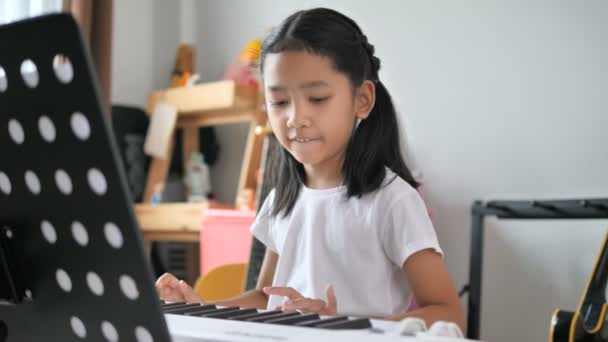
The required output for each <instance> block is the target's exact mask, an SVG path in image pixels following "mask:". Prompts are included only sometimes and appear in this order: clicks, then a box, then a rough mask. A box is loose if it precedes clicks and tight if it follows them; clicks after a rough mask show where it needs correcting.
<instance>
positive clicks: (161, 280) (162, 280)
mask: <svg viewBox="0 0 608 342" xmlns="http://www.w3.org/2000/svg"><path fill="white" fill-rule="evenodd" d="M172 279H175V280H177V278H175V276H174V275H173V274H171V273H165V274H163V275H162V276H160V277H158V280H157V281H156V287H162V286H169V285H170V283H171V282H172Z"/></svg>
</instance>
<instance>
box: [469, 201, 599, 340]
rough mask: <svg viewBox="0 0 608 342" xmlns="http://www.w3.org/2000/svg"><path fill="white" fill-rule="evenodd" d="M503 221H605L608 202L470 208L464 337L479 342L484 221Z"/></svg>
mask: <svg viewBox="0 0 608 342" xmlns="http://www.w3.org/2000/svg"><path fill="white" fill-rule="evenodd" d="M487 216H494V217H496V218H498V219H504V220H555V219H571V220H572V219H608V198H603V199H569V200H518V201H488V202H482V201H475V202H474V203H473V206H472V208H471V255H470V264H469V284H467V285H465V286H464V288H463V289H462V290H461V291H460V293H461V294H464V293H466V292H468V294H469V303H468V317H467V337H468V338H471V339H479V322H480V318H481V279H482V278H481V277H482V266H483V234H484V218H485V217H487Z"/></svg>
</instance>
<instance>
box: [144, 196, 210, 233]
mask: <svg viewBox="0 0 608 342" xmlns="http://www.w3.org/2000/svg"><path fill="white" fill-rule="evenodd" d="M208 207H209V205H208V203H207V202H197V203H163V204H158V205H152V204H136V205H135V215H136V216H137V221H138V223H139V227H140V228H141V230H142V232H143V233H144V234H146V233H155V232H161V231H162V232H166V233H176V234H179V233H182V234H188V233H196V234H198V233H199V232H200V229H201V223H202V222H203V220H204V218H205V214H206V211H207V208H208ZM197 239H198V237H197Z"/></svg>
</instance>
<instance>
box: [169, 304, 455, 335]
mask: <svg viewBox="0 0 608 342" xmlns="http://www.w3.org/2000/svg"><path fill="white" fill-rule="evenodd" d="M162 310H163V313H164V314H165V320H166V322H167V326H168V328H169V332H170V334H171V337H172V339H173V341H175V342H195V341H196V342H202V341H210V342H219V341H235V342H249V341H282V342H283V341H284V342H295V341H313V340H314V342H325V341H343V340H348V341H349V342H359V341H378V342H389V341H401V342H403V341H411V342H463V341H466V340H464V339H455V338H446V337H426V336H425V337H413V336H401V335H399V332H398V331H397V327H398V325H399V324H398V323H397V322H389V321H384V320H374V319H368V318H355V317H347V316H319V315H317V314H303V313H299V312H281V311H263V310H256V309H243V308H238V307H216V306H215V305H208V304H184V303H171V304H163V305H162Z"/></svg>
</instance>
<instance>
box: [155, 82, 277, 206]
mask: <svg viewBox="0 0 608 342" xmlns="http://www.w3.org/2000/svg"><path fill="white" fill-rule="evenodd" d="M159 102H166V103H169V104H171V105H173V106H175V108H177V123H176V128H181V129H182V130H183V150H182V159H183V161H184V170H186V168H187V162H188V160H189V159H190V155H191V153H192V152H193V151H198V150H199V149H200V146H199V136H198V132H199V130H198V129H199V127H204V126H214V125H225V124H232V123H242V122H246V123H249V126H250V127H249V133H248V137H247V141H246V146H245V153H244V156H243V164H242V167H241V174H240V177H239V183H238V187H237V194H239V193H241V191H243V190H244V189H253V190H254V191H255V188H256V170H257V169H258V168H259V164H260V160H261V150H262V145H263V140H264V137H263V136H258V135H256V134H255V128H256V127H257V126H258V125H262V126H263V125H265V124H266V120H267V118H266V112H265V111H264V110H263V103H264V99H263V97H262V94H261V93H260V92H259V90H258V88H256V87H252V86H243V85H238V84H236V83H235V82H234V81H219V82H210V83H204V84H200V85H196V86H190V87H178V88H170V89H166V90H159V91H154V92H152V93H151V94H150V96H149V98H148V113H149V114H150V115H151V113H153V112H154V108H155V106H156V104H158V103H159ZM173 139H174V137H172V138H171V143H170V146H169V152H168V158H167V159H166V160H161V159H154V160H153V161H152V165H151V169H150V172H149V175H148V184H147V185H146V191H145V193H144V202H149V201H150V198H151V196H152V194H153V192H154V188H155V185H157V184H162V183H164V180H165V178H166V177H167V172H168V168H169V161H170V159H171V152H172V150H173Z"/></svg>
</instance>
